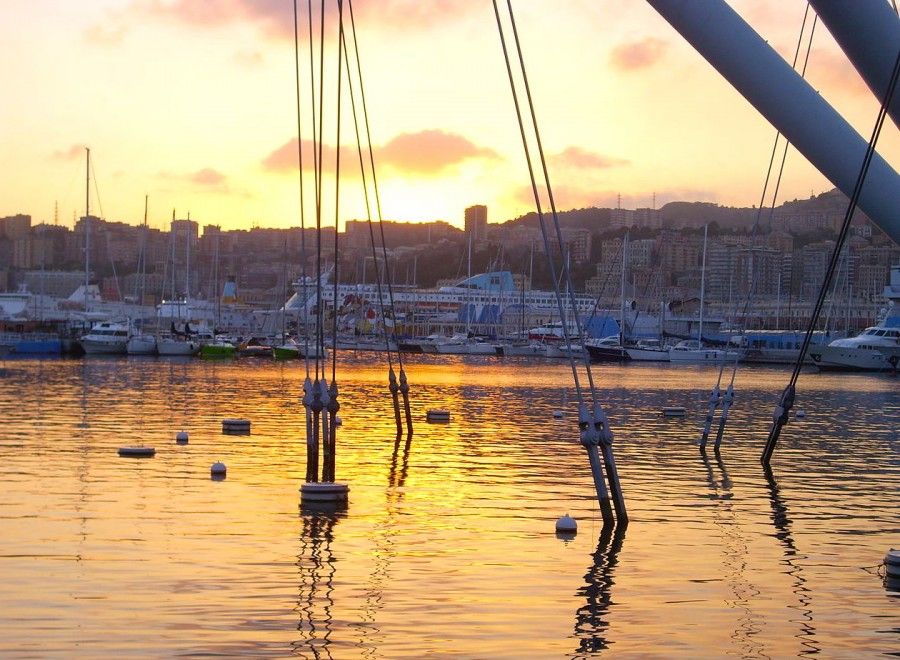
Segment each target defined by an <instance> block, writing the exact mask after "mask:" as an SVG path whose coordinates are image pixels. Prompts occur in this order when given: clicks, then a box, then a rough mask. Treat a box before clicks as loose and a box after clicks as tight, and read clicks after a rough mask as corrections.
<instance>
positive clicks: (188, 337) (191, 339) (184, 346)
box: [156, 210, 201, 355]
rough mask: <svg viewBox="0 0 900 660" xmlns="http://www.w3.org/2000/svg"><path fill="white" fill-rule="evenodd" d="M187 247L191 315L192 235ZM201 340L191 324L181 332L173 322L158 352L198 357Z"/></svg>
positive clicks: (179, 304)
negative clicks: (192, 329)
mask: <svg viewBox="0 0 900 660" xmlns="http://www.w3.org/2000/svg"><path fill="white" fill-rule="evenodd" d="M174 221H175V211H174V210H173V211H172V222H173V223H174ZM186 236H187V246H186V247H185V262H186V274H185V289H186V294H185V300H184V310H185V314H189V313H190V306H189V305H188V301H189V296H190V290H191V289H190V286H191V284H190V281H191V280H190V278H191V275H190V271H191V233H190V231H188V232H186ZM172 300H173V301H174V300H175V230H174V228H173V229H172ZM178 315H179V319H180V318H181V303H180V301H179V302H178ZM200 345H201V342H200V339H199V338H198V337H197V336H195V334H194V333H193V332H192V331H191V328H190V323H188V322H185V324H184V331H183V332H182V331H180V330H178V329H177V328H176V327H175V321H172V324H171V331H170V332H169V334H167V335H162V336H160V337H157V339H156V350H157V351H158V352H159V354H160V355H196V354H197V353H199V352H200Z"/></svg>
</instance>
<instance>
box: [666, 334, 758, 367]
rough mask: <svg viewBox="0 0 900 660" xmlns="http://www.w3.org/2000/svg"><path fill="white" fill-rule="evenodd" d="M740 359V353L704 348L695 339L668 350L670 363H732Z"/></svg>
mask: <svg viewBox="0 0 900 660" xmlns="http://www.w3.org/2000/svg"><path fill="white" fill-rule="evenodd" d="M740 357H741V351H735V350H732V349H729V350H725V349H721V348H710V347H705V346H703V344H701V343H700V341H699V340H697V339H685V340H683V341H680V342H678V343H677V344H675V346H673V347H672V348H670V349H669V361H670V362H681V363H688V362H690V363H702V362H722V361H723V360H724V361H726V362H734V361H735V360H739V359H740Z"/></svg>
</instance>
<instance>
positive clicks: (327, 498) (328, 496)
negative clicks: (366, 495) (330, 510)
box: [300, 481, 350, 504]
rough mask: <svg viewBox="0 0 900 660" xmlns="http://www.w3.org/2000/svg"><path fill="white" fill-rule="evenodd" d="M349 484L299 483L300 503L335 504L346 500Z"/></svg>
mask: <svg viewBox="0 0 900 660" xmlns="http://www.w3.org/2000/svg"><path fill="white" fill-rule="evenodd" d="M349 492H350V486H348V485H347V484H339V483H332V482H321V481H317V482H310V481H308V482H306V483H304V484H301V485H300V503H301V504H303V503H306V504H337V503H341V502H346V501H347V497H348V494H349Z"/></svg>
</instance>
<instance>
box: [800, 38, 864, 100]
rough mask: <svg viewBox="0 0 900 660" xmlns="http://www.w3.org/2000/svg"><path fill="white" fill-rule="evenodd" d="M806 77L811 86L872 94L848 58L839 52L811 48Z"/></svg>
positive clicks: (861, 94)
mask: <svg viewBox="0 0 900 660" xmlns="http://www.w3.org/2000/svg"><path fill="white" fill-rule="evenodd" d="M806 77H807V78H808V79H809V80H810V82H811V84H812V85H813V86H818V85H821V86H823V87H825V88H827V89H828V90H829V91H831V90H834V91H840V92H845V93H847V94H850V95H851V96H864V95H871V94H872V92H871V91H870V90H869V88H868V86H867V85H866V83H865V82H864V81H863V79H862V77H860V75H859V73H858V72H857V71H856V69H854V68H853V65H852V64H851V63H850V60H848V59H847V57H846V56H845V55H844V54H843V53H841V52H835V51H833V50H825V49H820V48H813V49H812V52H811V53H810V55H809V67H808V68H807V73H806Z"/></svg>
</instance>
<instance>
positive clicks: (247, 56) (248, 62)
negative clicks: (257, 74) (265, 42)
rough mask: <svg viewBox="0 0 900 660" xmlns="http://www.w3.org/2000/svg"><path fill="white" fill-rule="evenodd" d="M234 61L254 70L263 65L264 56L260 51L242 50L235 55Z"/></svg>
mask: <svg viewBox="0 0 900 660" xmlns="http://www.w3.org/2000/svg"><path fill="white" fill-rule="evenodd" d="M234 61H235V63H237V64H240V65H241V66H243V67H247V68H248V69H252V68H255V67H258V66H260V65H261V64H262V63H263V54H262V53H261V52H260V51H258V50H253V51H249V50H241V51H238V52H236V53H235V54H234Z"/></svg>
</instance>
